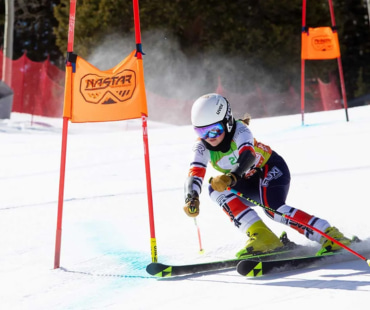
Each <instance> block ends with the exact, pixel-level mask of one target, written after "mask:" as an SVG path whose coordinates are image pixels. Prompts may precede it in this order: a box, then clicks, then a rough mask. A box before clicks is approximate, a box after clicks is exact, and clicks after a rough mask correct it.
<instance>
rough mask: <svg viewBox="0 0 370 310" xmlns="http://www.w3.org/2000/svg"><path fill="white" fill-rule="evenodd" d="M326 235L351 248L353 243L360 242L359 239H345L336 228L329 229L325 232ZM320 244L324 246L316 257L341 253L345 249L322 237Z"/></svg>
mask: <svg viewBox="0 0 370 310" xmlns="http://www.w3.org/2000/svg"><path fill="white" fill-rule="evenodd" d="M325 233H326V234H327V235H328V236H330V237H332V238H334V239H335V240H337V241H339V242H340V243H342V244H344V245H345V246H349V245H351V244H352V243H356V242H360V239H358V238H357V237H353V238H352V239H349V238H347V237H345V236H344V235H343V234H342V233H341V232H340V231H339V230H338V229H337V228H336V227H329V228H327V229H326V230H325ZM320 243H321V244H322V246H321V249H320V250H319V251H318V252H317V253H316V255H325V254H328V253H332V252H336V251H340V250H342V249H343V248H342V247H341V246H340V245H338V244H336V243H335V242H333V241H331V240H329V239H327V238H325V237H324V236H323V237H321V240H320Z"/></svg>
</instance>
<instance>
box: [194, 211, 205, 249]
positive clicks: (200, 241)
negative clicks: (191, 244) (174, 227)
mask: <svg viewBox="0 0 370 310" xmlns="http://www.w3.org/2000/svg"><path fill="white" fill-rule="evenodd" d="M194 224H195V226H196V228H197V232H198V241H199V253H200V254H203V253H204V250H203V247H202V239H201V237H200V229H199V226H198V222H197V219H196V218H195V217H194Z"/></svg>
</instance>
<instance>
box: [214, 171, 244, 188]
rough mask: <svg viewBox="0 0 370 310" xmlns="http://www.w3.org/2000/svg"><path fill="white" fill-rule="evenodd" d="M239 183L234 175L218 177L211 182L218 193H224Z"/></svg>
mask: <svg viewBox="0 0 370 310" xmlns="http://www.w3.org/2000/svg"><path fill="white" fill-rule="evenodd" d="M237 181H238V179H237V177H236V175H235V174H233V173H228V174H222V175H218V176H217V177H214V178H211V179H210V180H209V182H210V183H211V186H212V188H213V189H214V190H215V191H218V192H223V191H224V190H226V188H227V187H229V186H230V187H231V186H234V185H235V184H236V182H237Z"/></svg>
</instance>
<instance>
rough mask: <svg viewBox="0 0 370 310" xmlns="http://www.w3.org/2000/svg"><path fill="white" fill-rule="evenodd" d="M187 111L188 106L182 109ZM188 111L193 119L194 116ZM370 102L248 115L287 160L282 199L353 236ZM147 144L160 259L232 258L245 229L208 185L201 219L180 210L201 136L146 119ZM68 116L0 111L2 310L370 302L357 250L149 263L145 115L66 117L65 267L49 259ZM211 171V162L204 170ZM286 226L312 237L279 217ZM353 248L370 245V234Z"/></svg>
mask: <svg viewBox="0 0 370 310" xmlns="http://www.w3.org/2000/svg"><path fill="white" fill-rule="evenodd" d="M184 117H188V116H184ZM189 118H190V117H189ZM369 120H370V107H369V106H364V107H357V108H351V109H349V122H346V120H345V114H344V111H343V110H336V111H330V112H318V113H311V114H306V115H305V125H304V126H302V124H301V117H300V115H290V116H280V117H274V118H266V119H252V123H251V129H252V131H253V133H254V135H255V137H256V138H257V139H258V140H259V141H261V142H264V143H265V144H268V145H270V146H271V147H272V148H273V149H274V150H276V151H277V152H278V153H279V154H281V155H283V157H284V158H285V159H286V161H287V162H288V164H289V166H290V169H291V173H292V184H291V190H290V194H289V197H288V201H287V203H288V204H290V205H292V206H295V207H298V208H300V209H302V210H305V211H307V212H309V213H312V214H315V215H317V216H319V217H322V218H325V219H327V220H328V221H329V222H330V223H331V224H332V225H335V226H336V227H338V228H339V229H340V230H341V231H342V232H344V233H345V234H346V235H348V236H352V235H354V234H355V235H357V236H358V237H359V238H361V239H363V240H366V239H368V238H370V233H369V229H368V219H369V216H370V206H369V203H368V197H369V195H368V188H369V187H368V175H369V173H370V156H369V155H368V152H369V141H370V140H369V138H370V121H369ZM148 127H149V133H148V134H149V145H150V147H149V153H150V164H151V176H152V187H153V201H154V216H155V228H156V240H157V247H158V260H159V261H160V262H162V263H173V264H181V263H196V262H203V261H209V260H217V259H222V258H232V257H233V256H234V254H235V253H236V252H237V251H238V250H239V249H240V248H241V247H242V246H243V244H244V242H245V240H246V236H244V235H243V234H241V233H240V232H238V231H237V230H236V229H235V228H234V227H233V225H232V224H231V223H230V222H229V220H228V218H227V217H226V216H225V215H224V214H223V212H222V211H220V209H219V208H218V207H217V206H215V205H213V204H212V202H211V201H210V199H209V197H208V196H207V188H206V187H205V188H204V191H203V193H202V195H201V214H200V216H199V217H198V219H197V223H198V225H199V229H200V234H201V241H202V245H203V248H204V250H205V251H204V253H203V254H200V253H199V242H198V235H197V228H196V226H195V224H194V221H193V220H192V219H190V218H188V217H187V216H186V215H185V213H184V212H183V210H182V206H183V182H184V180H185V177H186V174H187V169H188V165H189V159H190V156H191V154H190V153H191V152H190V150H191V147H192V144H193V141H194V138H195V136H194V133H193V130H192V128H191V126H174V125H166V124H160V123H156V122H152V121H150V118H149V123H148ZM61 128H62V120H61V119H48V118H41V117H33V118H32V119H31V117H30V116H29V115H24V114H16V113H13V114H12V116H11V119H10V120H0V145H1V149H0V159H1V164H0V189H1V192H0V193H1V194H0V240H1V243H0V245H1V246H0V285H1V289H0V304H1V309H12V310H13V309H27V310H28V309H37V310H41V309H78V310H80V309H161V310H162V309H203V308H205V307H207V308H210V309H255V308H258V309H259V310H263V309H288V308H292V307H298V308H300V309H312V308H317V307H320V308H324V307H325V308H327V307H335V308H336V309H348V308H350V307H351V308H353V309H355V308H363V307H364V306H365V307H366V304H367V301H368V296H369V292H370V269H369V267H368V266H367V264H366V262H364V261H362V260H360V259H357V258H355V259H354V260H353V261H350V262H345V263H338V264H335V265H328V266H325V267H323V268H321V269H318V268H312V269H310V270H306V271H305V272H297V271H296V272H285V273H282V274H280V275H278V276H276V275H274V276H268V277H265V278H258V279H248V278H244V277H241V276H239V275H238V274H237V273H236V271H234V270H227V271H224V272H214V273H207V274H200V275H194V276H185V277H178V278H172V279H156V278H153V277H151V276H150V275H148V274H147V273H146V271H145V267H146V265H147V264H149V263H150V262H151V254H150V233H149V218H148V203H147V193H146V181H145V166H144V155H143V153H144V152H143V150H144V149H143V139H142V129H141V120H130V121H123V122H113V123H99V124H69V131H68V132H69V134H68V148H67V167H66V183H65V184H66V186H65V195H64V197H65V201H64V215H63V233H62V252H61V268H59V269H54V268H53V266H54V248H55V230H56V219H57V200H58V199H57V198H58V187H59V167H60V153H61V131H62V130H61ZM214 174H215V171H214V170H212V169H211V168H209V170H208V172H207V177H206V178H208V177H209V176H211V175H214ZM256 211H257V212H259V214H260V215H261V217H262V218H263V219H265V222H266V223H267V224H268V226H269V227H270V228H271V229H272V230H273V231H274V232H275V233H277V234H280V233H281V232H282V231H283V230H285V231H287V232H288V236H289V237H290V239H291V240H293V241H295V242H297V243H301V244H305V245H308V246H311V247H312V249H313V250H316V248H317V247H318V245H317V244H315V243H313V242H311V241H308V240H307V239H305V238H304V237H303V236H301V235H299V234H298V233H297V232H295V231H294V230H292V229H290V228H287V227H286V226H283V225H281V224H278V223H275V222H272V221H271V220H269V219H267V217H266V216H265V215H264V214H263V212H262V209H261V208H259V207H256ZM356 250H357V251H358V252H360V253H365V252H369V242H368V240H366V241H365V242H363V243H361V244H360V245H359V246H358V247H357V248H356Z"/></svg>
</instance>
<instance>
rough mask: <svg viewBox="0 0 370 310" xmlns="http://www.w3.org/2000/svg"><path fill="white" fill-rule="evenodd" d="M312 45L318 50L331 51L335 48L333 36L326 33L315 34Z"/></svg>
mask: <svg viewBox="0 0 370 310" xmlns="http://www.w3.org/2000/svg"><path fill="white" fill-rule="evenodd" d="M311 42H312V46H313V48H314V49H315V50H316V51H322V52H324V51H331V50H333V49H334V42H333V40H332V38H331V37H329V36H326V35H320V36H314V37H313V38H312V41H311Z"/></svg>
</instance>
